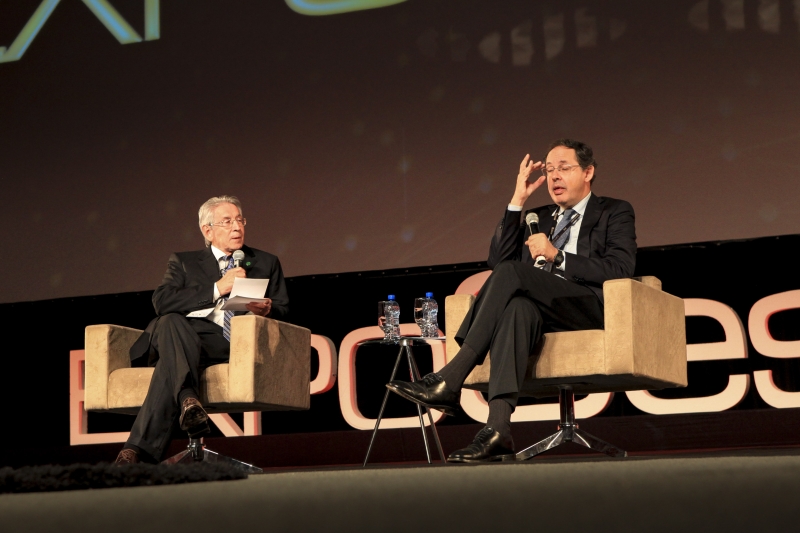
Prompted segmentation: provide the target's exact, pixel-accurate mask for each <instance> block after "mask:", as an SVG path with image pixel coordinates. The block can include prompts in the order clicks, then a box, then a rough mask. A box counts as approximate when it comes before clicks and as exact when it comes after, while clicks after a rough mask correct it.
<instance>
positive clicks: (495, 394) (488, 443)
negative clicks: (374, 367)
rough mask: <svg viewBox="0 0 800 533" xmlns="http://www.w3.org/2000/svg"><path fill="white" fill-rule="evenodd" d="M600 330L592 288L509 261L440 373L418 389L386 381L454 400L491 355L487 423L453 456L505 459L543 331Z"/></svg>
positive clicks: (404, 392)
mask: <svg viewBox="0 0 800 533" xmlns="http://www.w3.org/2000/svg"><path fill="white" fill-rule="evenodd" d="M602 327H603V306H602V303H601V302H600V300H599V299H598V298H597V296H596V295H595V294H594V293H593V292H592V291H591V290H590V289H588V288H586V287H584V286H582V285H578V284H577V283H573V282H570V281H567V280H565V279H563V278H560V277H558V276H555V275H554V274H552V273H550V272H545V271H542V270H540V269H537V268H535V267H533V266H532V265H528V264H524V263H521V262H519V261H505V262H502V263H500V264H499V265H497V266H496V267H495V269H494V271H493V272H492V275H491V276H489V278H488V279H487V280H486V284H485V285H484V286H483V288H482V290H481V292H480V294H479V295H478V298H477V299H476V300H475V302H474V303H473V305H472V307H471V308H470V309H469V311H468V312H467V315H466V317H465V319H464V321H463V323H462V324H461V327H460V328H459V331H458V333H457V334H456V336H455V337H456V340H457V341H458V342H459V344H460V345H461V350H460V351H459V352H458V354H457V355H456V356H455V357H454V358H453V360H452V361H450V362H449V363H448V364H447V365H445V367H444V368H442V369H441V370H440V371H439V372H438V378H437V377H431V378H428V379H427V381H426V380H423V381H421V382H418V383H419V385H418V386H416V387H414V386H413V385H414V384H402V382H392V383H390V384H389V385H387V386H388V387H389V388H390V389H391V390H393V391H395V392H397V393H398V394H400V395H401V396H403V397H405V398H408V399H410V400H412V401H417V402H418V403H420V401H421V403H430V402H427V400H429V399H434V400H440V401H439V403H447V402H450V403H453V402H455V403H456V404H457V402H458V398H459V396H460V391H461V387H462V386H463V384H464V380H465V379H466V378H467V376H468V375H469V373H470V372H471V371H472V369H473V368H475V366H477V365H479V364H482V363H483V361H484V360H485V358H486V355H487V354H488V353H489V352H491V354H492V358H491V359H492V365H491V373H490V377H489V421H488V423H487V427H486V428H484V429H483V430H481V432H480V433H478V436H477V437H476V440H475V442H473V443H472V444H471V445H470V446H469V447H467V448H465V449H463V450H458V451H456V452H454V453H453V454H451V455H450V460H455V461H472V460H491V459H494V458H497V457H502V456H504V455H508V454H509V453H510V452H512V451H513V439H512V438H511V425H510V419H511V414H512V413H513V411H514V409H515V408H516V405H517V399H518V397H519V391H520V388H521V386H522V382H523V381H524V379H525V373H526V370H527V367H528V358H529V356H530V354H531V353H533V351H534V348H535V346H536V344H537V343H538V342H539V340H540V339H541V336H542V334H543V333H544V332H546V331H570V330H580V329H596V328H602ZM439 380H441V381H439ZM425 388H427V389H426V390H423V389H425ZM415 389H419V390H415ZM434 389H436V391H438V392H435V391H434ZM445 391H446V392H445ZM448 392H449V393H450V394H447V393H448ZM437 394H438V395H437ZM441 400H445V401H441ZM487 430H488V431H487ZM479 441H480V442H479ZM489 452H491V453H489ZM487 454H488V455H487Z"/></svg>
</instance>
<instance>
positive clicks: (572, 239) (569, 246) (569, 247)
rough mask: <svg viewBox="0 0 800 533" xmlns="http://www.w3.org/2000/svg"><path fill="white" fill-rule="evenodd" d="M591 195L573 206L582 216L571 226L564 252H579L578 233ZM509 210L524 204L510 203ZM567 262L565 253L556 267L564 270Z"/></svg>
mask: <svg viewBox="0 0 800 533" xmlns="http://www.w3.org/2000/svg"><path fill="white" fill-rule="evenodd" d="M591 196H592V193H591V191H590V192H589V194H587V195H586V196H584V197H583V200H581V201H580V202H578V203H577V204H575V206H574V207H573V208H572V209H573V210H575V212H576V213H578V214H579V215H580V217H578V220H577V222H575V224H573V225H572V227H571V228H570V231H569V239H567V242H566V244H564V248H563V250H564V254H577V253H578V234H579V233H580V231H581V223H582V222H583V214H584V213H585V212H586V204H588V203H589V198H591ZM508 210H509V211H522V206H521V205H512V204H508ZM564 211H566V209H565V208H563V207H559V208H558V211H557V214H558V218H560V217H561V215H562V214H564ZM555 215H556V211H553V216H554V218H555V220H554V221H553V223H554V224H556V225H558V218H556V217H555ZM566 264H567V256H566V255H564V261H562V262H561V264H560V265H558V266H557V267H556V268H557V269H559V270H564V267H565V266H566Z"/></svg>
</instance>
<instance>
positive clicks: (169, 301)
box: [130, 246, 289, 360]
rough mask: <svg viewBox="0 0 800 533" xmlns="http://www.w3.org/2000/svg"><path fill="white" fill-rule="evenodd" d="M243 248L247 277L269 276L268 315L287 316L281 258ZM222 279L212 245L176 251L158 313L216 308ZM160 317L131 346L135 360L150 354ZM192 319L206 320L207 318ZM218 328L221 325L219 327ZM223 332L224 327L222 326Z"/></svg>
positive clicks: (156, 297) (159, 293)
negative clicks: (194, 250) (216, 289)
mask: <svg viewBox="0 0 800 533" xmlns="http://www.w3.org/2000/svg"><path fill="white" fill-rule="evenodd" d="M242 251H243V252H244V254H245V259H244V262H243V266H244V269H245V270H246V271H247V277H248V278H261V279H264V278H269V285H268V286H267V294H266V297H267V298H272V311H271V312H270V314H269V317H270V318H275V319H278V320H283V319H285V318H286V316H287V315H288V313H289V296H288V294H287V291H286V281H285V280H284V278H283V270H281V264H280V261H278V258H277V257H276V256H274V255H272V254H270V253H267V252H262V251H261V250H256V249H254V248H250V247H248V246H244V247H242ZM219 279H220V272H219V264H218V262H217V259H216V258H215V257H214V253H213V252H212V251H211V248H206V249H205V250H199V251H196V252H178V253H173V254H172V255H171V256H170V258H169V262H168V263H167V272H166V273H165V274H164V279H163V280H162V281H161V285H159V286H158V288H157V289H156V290H155V292H154V293H153V307H154V308H155V310H156V315H158V317H162V316H164V315H167V314H169V313H178V314H181V315H187V314H188V313H191V312H192V311H199V310H200V309H208V308H210V307H214V284H215V283H216V282H217V281H219ZM158 317H157V318H155V319H153V320H152V321H151V322H150V324H149V325H148V326H147V329H145V331H144V333H142V335H141V336H140V337H139V339H137V341H136V342H135V343H134V345H133V346H132V347H131V350H130V355H131V359H132V360H134V359H138V358H139V357H142V356H143V355H147V354H150V351H151V349H150V338H151V336H152V334H153V331H154V330H155V326H156V323H157V322H158ZM191 320H192V321H195V320H203V321H204V322H207V321H206V320H205V319H191ZM203 325H204V326H207V325H206V324H203ZM216 327H217V328H219V326H216ZM203 329H207V328H203ZM221 333H222V329H221V328H220V334H221ZM151 355H152V354H151Z"/></svg>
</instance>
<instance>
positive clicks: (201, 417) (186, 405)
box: [180, 398, 211, 438]
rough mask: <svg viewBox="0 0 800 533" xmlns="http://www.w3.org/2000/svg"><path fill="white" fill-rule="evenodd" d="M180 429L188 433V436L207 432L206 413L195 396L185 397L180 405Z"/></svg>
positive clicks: (193, 436)
mask: <svg viewBox="0 0 800 533" xmlns="http://www.w3.org/2000/svg"><path fill="white" fill-rule="evenodd" d="M180 424H181V429H182V430H184V431H186V432H187V433H189V437H190V438H195V437H196V436H198V435H204V434H206V433H209V432H210V431H211V429H210V428H209V427H208V413H206V410H205V409H203V406H202V405H201V404H200V400H198V399H197V398H186V399H185V400H183V405H182V406H181V419H180Z"/></svg>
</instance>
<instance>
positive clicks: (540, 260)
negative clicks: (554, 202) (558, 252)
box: [525, 213, 547, 268]
mask: <svg viewBox="0 0 800 533" xmlns="http://www.w3.org/2000/svg"><path fill="white" fill-rule="evenodd" d="M525 223H526V224H527V225H528V229H529V230H530V232H531V235H534V234H536V233H539V215H537V214H536V213H528V214H527V215H525ZM533 263H534V265H536V266H537V267H539V268H541V267H543V266H544V265H545V263H547V259H545V257H544V256H543V255H540V256H539V257H537V258H536V259H535V260H534V261H533Z"/></svg>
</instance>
